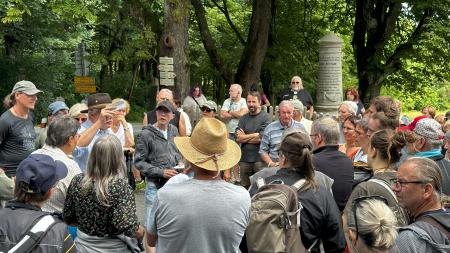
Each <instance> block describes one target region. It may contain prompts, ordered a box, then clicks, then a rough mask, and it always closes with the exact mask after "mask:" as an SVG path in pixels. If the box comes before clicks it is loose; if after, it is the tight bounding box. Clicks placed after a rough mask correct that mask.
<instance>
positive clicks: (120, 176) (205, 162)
mask: <svg viewBox="0 0 450 253" xmlns="http://www.w3.org/2000/svg"><path fill="white" fill-rule="evenodd" d="M40 92H41V91H40V90H39V89H37V88H36V86H35V85H34V84H33V83H32V82H29V81H20V82H18V83H16V84H15V85H14V87H13V89H12V92H11V94H10V95H8V96H7V99H6V100H5V105H7V106H8V108H9V109H8V110H6V112H4V113H3V114H2V116H1V117H0V200H2V201H7V202H3V203H2V205H3V208H1V207H0V252H83V253H84V252H158V253H164V252H167V253H173V252H214V253H215V252H242V253H245V252H290V250H291V251H292V250H293V249H295V251H294V252H297V251H298V250H299V249H300V248H303V249H305V250H306V249H307V250H309V252H358V253H363V252H402V253H403V252H407V253H409V252H438V253H444V252H450V209H449V205H450V201H449V197H448V195H449V194H450V160H449V159H450V149H449V148H450V131H449V128H450V112H449V113H447V115H445V116H444V117H442V116H441V115H435V110H434V108H432V107H426V108H424V110H423V115H422V116H419V117H416V118H414V119H413V120H411V121H410V120H408V119H407V118H406V117H402V115H401V104H400V101H396V100H394V99H393V98H391V97H389V96H379V97H376V98H374V99H372V100H371V101H370V103H369V104H368V107H366V108H364V105H363V104H362V102H361V101H360V99H359V96H358V92H357V90H356V89H348V90H346V91H345V92H344V95H345V97H346V99H347V100H346V101H343V102H342V104H341V105H340V106H339V108H337V109H338V110H337V117H329V116H321V117H318V116H317V114H316V113H315V112H314V105H313V100H312V98H311V95H310V94H309V93H308V91H306V90H305V89H304V88H303V85H302V80H301V78H300V77H298V76H295V77H293V78H292V80H291V85H290V87H289V88H288V89H287V90H286V91H284V92H282V93H281V94H280V96H279V98H278V99H279V101H277V102H278V103H277V108H278V109H277V111H276V114H275V115H276V116H275V119H274V120H273V119H272V115H269V113H267V112H266V110H263V109H262V108H263V106H270V103H269V102H268V101H266V100H267V97H266V96H265V95H264V94H263V93H262V92H261V89H258V88H257V87H256V88H255V87H253V88H252V89H251V90H248V91H243V89H242V87H241V86H240V85H239V84H232V85H231V86H230V88H229V98H227V99H226V100H225V101H224V103H223V105H222V106H221V107H220V108H218V106H217V104H216V102H214V101H211V100H207V99H206V97H205V96H204V95H203V94H202V90H201V87H199V86H195V87H193V88H192V89H191V91H190V92H189V94H188V96H187V97H186V98H185V100H184V101H183V103H181V102H179V103H177V102H176V100H175V99H174V96H173V93H172V91H171V90H169V89H161V90H160V91H159V92H158V94H157V96H156V102H157V105H156V107H155V109H154V110H152V111H148V112H147V113H145V116H144V119H143V123H144V126H143V128H142V130H141V132H140V134H139V135H138V137H137V139H136V140H135V137H134V133H133V127H132V126H131V124H130V123H128V122H127V120H126V115H127V114H128V113H129V112H130V105H129V103H128V102H127V101H126V100H124V99H121V98H116V99H114V100H112V99H111V97H110V96H109V94H107V93H95V94H91V95H89V96H88V97H87V101H86V104H84V103H78V104H75V105H73V106H72V107H68V106H67V105H66V104H65V102H64V101H61V100H57V101H54V102H53V103H51V104H50V105H49V106H48V117H47V122H48V125H47V126H46V128H45V129H44V130H43V131H41V132H40V133H39V134H36V133H35V131H34V116H33V113H32V110H33V109H34V106H35V103H36V101H37V95H38V94H39V93H40ZM244 94H245V96H244ZM264 98H265V99H264ZM447 119H448V120H447ZM134 180H138V181H139V180H145V185H146V186H145V190H144V195H145V196H144V206H145V210H144V217H143V218H144V219H143V221H144V222H143V224H142V225H141V224H140V222H139V219H138V217H137V214H136V213H137V212H136V201H135V198H134V195H133V189H132V186H133V184H131V181H134ZM130 185H131V186H130ZM275 185H277V187H272V186H275ZM279 185H282V187H281V188H280V187H278V186H279ZM283 187H287V188H283ZM275 189H288V190H289V191H290V192H291V194H290V195H286V199H285V201H288V202H287V203H290V202H289V199H290V198H294V200H295V205H294V206H292V205H291V206H290V207H289V208H291V209H292V208H294V209H293V210H294V212H287V211H285V212H284V213H281V214H276V215H278V216H276V215H275V214H273V213H274V212H275V210H278V209H279V208H280V203H284V202H283V200H282V199H276V201H275V202H274V203H278V204H276V205H272V206H270V207H269V209H267V210H268V211H267V210H266V209H264V208H265V205H268V204H267V203H263V204H261V202H260V201H259V202H258V200H260V199H261V198H263V199H264V198H266V197H269V198H270V196H271V194H279V192H278V193H277V192H276V190H275ZM292 194H293V195H292ZM274 196H280V195H274ZM283 196H284V195H283ZM292 203H294V202H292ZM281 206H283V205H281ZM277 208H278V209H277ZM285 208H287V206H286V207H285ZM263 210H264V211H263ZM285 210H287V209H285ZM295 210H296V211H295ZM266 211H267V212H269V213H270V214H271V215H275V216H274V217H276V218H277V219H276V220H264V219H267V218H264V217H268V216H267V215H268V213H267V212H266ZM273 225H275V226H273ZM285 235H286V237H280V236H285ZM278 238H282V239H278Z"/></svg>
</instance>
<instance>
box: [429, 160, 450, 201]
mask: <svg viewBox="0 0 450 253" xmlns="http://www.w3.org/2000/svg"><path fill="white" fill-rule="evenodd" d="M444 157H445V156H444V155H438V156H432V157H428V158H430V159H431V160H433V161H435V162H436V163H437V164H438V165H439V168H441V173H442V191H443V192H444V193H445V194H446V195H449V196H450V162H449V161H448V160H447V159H445V158H444Z"/></svg>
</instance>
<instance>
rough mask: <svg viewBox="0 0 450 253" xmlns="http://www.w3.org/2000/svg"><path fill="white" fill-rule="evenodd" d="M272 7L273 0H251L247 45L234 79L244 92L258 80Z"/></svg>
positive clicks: (264, 54)
mask: <svg viewBox="0 0 450 253" xmlns="http://www.w3.org/2000/svg"><path fill="white" fill-rule="evenodd" d="M273 5H274V0H253V11H252V19H251V24H250V30H249V32H248V36H247V43H246V45H245V48H244V52H243V53H242V55H241V60H240V62H239V67H238V69H237V72H236V76H235V78H234V79H235V81H236V82H237V83H239V84H241V85H242V86H243V87H245V90H249V89H250V87H251V86H252V85H254V84H256V83H257V82H258V81H259V79H260V75H261V68H262V64H263V61H264V58H265V56H266V52H267V45H268V40H269V31H270V24H271V22H272V6H273Z"/></svg>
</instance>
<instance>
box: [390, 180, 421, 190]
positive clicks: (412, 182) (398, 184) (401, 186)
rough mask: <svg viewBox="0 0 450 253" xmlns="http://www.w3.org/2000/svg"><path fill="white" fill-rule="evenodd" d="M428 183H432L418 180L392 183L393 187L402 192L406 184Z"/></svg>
mask: <svg viewBox="0 0 450 253" xmlns="http://www.w3.org/2000/svg"><path fill="white" fill-rule="evenodd" d="M428 183H430V181H425V180H416V181H402V180H395V181H394V182H393V183H392V186H393V187H395V189H399V190H400V191H401V190H402V188H403V186H404V185H405V184H428Z"/></svg>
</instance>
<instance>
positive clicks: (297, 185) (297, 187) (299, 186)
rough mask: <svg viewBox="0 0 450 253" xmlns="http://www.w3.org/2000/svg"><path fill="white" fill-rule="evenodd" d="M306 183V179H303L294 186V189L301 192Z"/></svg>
mask: <svg viewBox="0 0 450 253" xmlns="http://www.w3.org/2000/svg"><path fill="white" fill-rule="evenodd" d="M305 183H306V179H304V178H302V179H300V180H298V181H297V182H295V183H294V184H293V185H292V187H294V189H295V191H299V190H300V189H301V188H302V187H303V185H304V184H305Z"/></svg>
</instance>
